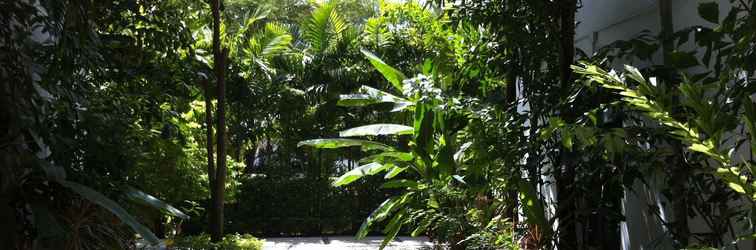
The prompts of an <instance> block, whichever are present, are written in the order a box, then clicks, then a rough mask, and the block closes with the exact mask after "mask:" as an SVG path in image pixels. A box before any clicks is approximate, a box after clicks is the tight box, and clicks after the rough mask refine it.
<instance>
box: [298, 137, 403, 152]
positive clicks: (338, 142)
mask: <svg viewBox="0 0 756 250" xmlns="http://www.w3.org/2000/svg"><path fill="white" fill-rule="evenodd" d="M301 146H310V147H314V148H321V149H322V148H326V149H333V148H345V147H357V146H359V147H362V150H373V149H378V150H384V151H391V150H392V148H391V147H389V146H388V145H386V144H383V143H379V142H374V141H366V140H357V139H343V138H333V139H312V140H306V141H301V142H299V143H297V147H301Z"/></svg>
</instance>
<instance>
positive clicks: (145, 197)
mask: <svg viewBox="0 0 756 250" xmlns="http://www.w3.org/2000/svg"><path fill="white" fill-rule="evenodd" d="M126 197H127V198H129V199H130V200H132V201H135V202H139V203H141V204H144V205H148V206H151V207H154V208H156V209H158V210H160V211H161V212H164V213H166V214H168V215H171V216H174V217H179V218H181V219H185V220H188V219H189V216H188V215H186V214H184V213H183V212H181V210H178V209H177V208H175V207H173V206H171V205H169V204H168V203H165V202H163V201H161V200H160V199H158V198H155V197H154V196H152V195H149V194H147V193H145V192H142V191H140V190H137V189H135V188H133V187H126Z"/></svg>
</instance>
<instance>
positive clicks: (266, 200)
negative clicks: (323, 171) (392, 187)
mask: <svg viewBox="0 0 756 250" xmlns="http://www.w3.org/2000/svg"><path fill="white" fill-rule="evenodd" d="M289 176H292V175H288V176H267V177H260V178H249V179H247V180H245V181H243V182H242V186H241V188H240V190H239V196H238V199H237V203H235V204H231V205H229V206H228V207H227V210H226V217H227V219H228V223H229V224H228V229H227V230H228V231H229V232H249V233H252V234H254V235H265V236H284V235H286V236H310V235H342V234H354V233H355V232H356V231H357V229H358V228H359V226H360V224H361V223H362V220H363V219H364V218H365V217H366V216H367V215H368V214H370V212H371V211H372V209H373V208H375V207H376V206H377V205H378V204H380V203H381V202H382V201H383V200H384V199H385V197H386V195H387V193H386V192H385V191H382V190H380V189H379V188H378V185H379V183H378V182H377V181H376V180H367V181H366V182H367V183H366V184H367V185H359V186H355V187H354V188H349V189H343V188H335V187H332V186H331V185H330V180H329V179H327V178H313V177H309V176H304V177H303V178H295V177H289Z"/></svg>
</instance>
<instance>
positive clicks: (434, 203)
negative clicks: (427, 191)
mask: <svg viewBox="0 0 756 250" xmlns="http://www.w3.org/2000/svg"><path fill="white" fill-rule="evenodd" d="M428 206H429V207H432V208H439V207H440V205H439V204H438V199H437V198H436V195H435V194H431V195H430V197H429V198H428Z"/></svg>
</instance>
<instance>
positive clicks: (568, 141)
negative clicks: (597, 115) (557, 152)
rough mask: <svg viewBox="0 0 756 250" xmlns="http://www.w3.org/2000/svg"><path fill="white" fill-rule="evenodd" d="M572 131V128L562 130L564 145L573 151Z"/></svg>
mask: <svg viewBox="0 0 756 250" xmlns="http://www.w3.org/2000/svg"><path fill="white" fill-rule="evenodd" d="M572 144H573V143H572V129H571V128H564V129H562V145H563V146H564V147H565V148H566V149H567V150H570V151H572Z"/></svg>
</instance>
